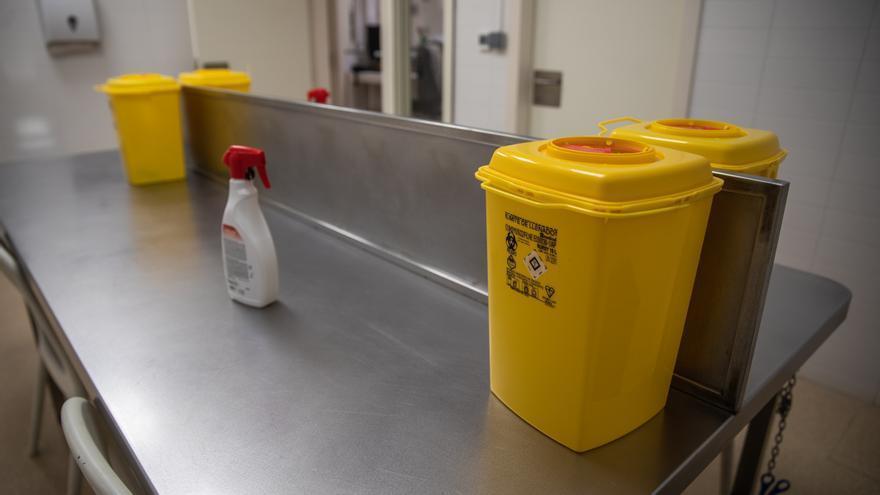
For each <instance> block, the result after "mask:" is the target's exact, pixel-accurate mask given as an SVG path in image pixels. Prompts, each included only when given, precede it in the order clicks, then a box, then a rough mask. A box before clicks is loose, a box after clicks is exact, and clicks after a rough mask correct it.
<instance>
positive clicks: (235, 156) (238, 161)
mask: <svg viewBox="0 0 880 495" xmlns="http://www.w3.org/2000/svg"><path fill="white" fill-rule="evenodd" d="M223 163H225V164H226V166H227V167H229V177H230V178H232V179H242V180H245V179H247V180H250V179H253V178H254V169H257V173H259V174H260V180H262V181H263V186H265V187H266V189H269V188H271V187H272V186H271V185H270V184H269V176H268V175H267V174H266V154H265V153H263V150H261V149H259V148H251V147H250V146H241V145H238V144H234V145H232V146H230V147H229V149H228V150H226V153H223Z"/></svg>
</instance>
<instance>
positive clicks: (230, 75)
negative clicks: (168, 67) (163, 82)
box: [177, 69, 251, 88]
mask: <svg viewBox="0 0 880 495" xmlns="http://www.w3.org/2000/svg"><path fill="white" fill-rule="evenodd" d="M177 77H178V79H180V83H181V84H186V85H188V86H214V87H221V88H225V87H229V86H240V85H244V84H250V83H251V76H249V75H248V74H247V73H245V72H238V71H233V70H229V69H198V70H194V71H192V72H181V73H180V74H179V75H178V76H177Z"/></svg>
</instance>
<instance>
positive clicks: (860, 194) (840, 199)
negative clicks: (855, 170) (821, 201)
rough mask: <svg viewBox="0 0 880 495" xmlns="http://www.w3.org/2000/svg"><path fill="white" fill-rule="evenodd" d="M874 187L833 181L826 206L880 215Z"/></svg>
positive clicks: (872, 215) (861, 213)
mask: <svg viewBox="0 0 880 495" xmlns="http://www.w3.org/2000/svg"><path fill="white" fill-rule="evenodd" d="M877 203H878V192H877V188H876V187H871V186H864V185H860V184H846V183H842V182H834V183H832V185H831V192H830V194H829V195H828V207H829V208H833V209H835V210H841V211H847V212H851V213H857V214H859V215H866V216H870V217H880V211H878V208H877Z"/></svg>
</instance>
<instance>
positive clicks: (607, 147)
mask: <svg viewBox="0 0 880 495" xmlns="http://www.w3.org/2000/svg"><path fill="white" fill-rule="evenodd" d="M546 149H547V151H548V152H549V153H550V154H552V155H555V156H557V157H559V158H565V159H568V160H577V161H587V162H596V163H646V162H652V161H655V160H656V159H657V156H656V153H655V152H654V148H652V147H651V146H648V145H646V144H643V143H639V142H636V141H629V140H627V139H619V138H610V137H601V136H580V137H563V138H558V139H554V140H552V141H550V143H549V144H548V145H547V147H546Z"/></svg>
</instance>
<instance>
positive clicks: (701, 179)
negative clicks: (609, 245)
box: [476, 136, 723, 213]
mask: <svg viewBox="0 0 880 495" xmlns="http://www.w3.org/2000/svg"><path fill="white" fill-rule="evenodd" d="M476 175H477V178H478V179H480V180H481V181H483V187H484V188H486V187H487V186H488V187H489V188H492V187H498V188H501V189H504V190H506V191H507V192H509V193H513V194H517V195H519V196H524V197H526V198H530V199H535V200H537V201H540V202H544V203H547V202H556V203H559V204H562V205H570V206H572V207H574V209H577V210H580V211H584V210H589V211H591V212H594V213H595V212H600V213H628V212H636V211H647V210H655V209H659V208H665V207H672V206H678V205H681V204H683V203H686V202H689V201H693V200H696V199H698V198H701V197H704V196H705V195H709V194H714V193H715V192H717V191H718V190H719V189H720V188H721V185H722V184H723V181H721V180H720V179H717V178H715V177H713V176H712V169H711V166H710V164H709V161H708V160H707V159H706V158H704V157H702V156H699V155H695V154H691V153H686V152H682V151H677V150H674V149H669V148H662V147H655V146H652V145H649V144H645V143H641V142H637V141H632V140H628V139H620V138H616V137H599V136H582V137H564V138H558V139H552V140H547V141H533V142H528V143H521V144H514V145H510V146H504V147H501V148H498V149H497V150H495V154H494V155H493V156H492V160H491V161H490V162H489V164H488V165H486V166H483V167H481V168H480V169H479V171H478V172H477V174H476Z"/></svg>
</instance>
